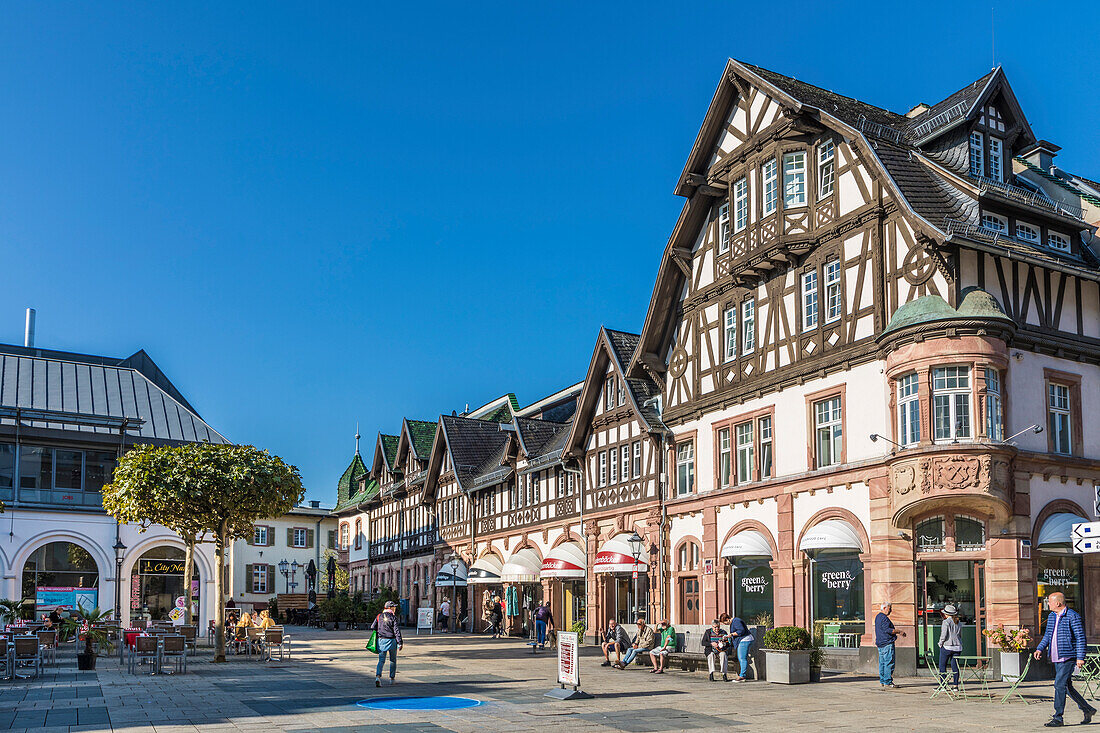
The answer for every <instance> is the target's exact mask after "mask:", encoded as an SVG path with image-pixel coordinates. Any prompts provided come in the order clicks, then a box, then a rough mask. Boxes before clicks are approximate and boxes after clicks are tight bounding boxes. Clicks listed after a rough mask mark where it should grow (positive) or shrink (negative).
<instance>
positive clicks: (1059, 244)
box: [1047, 232, 1069, 252]
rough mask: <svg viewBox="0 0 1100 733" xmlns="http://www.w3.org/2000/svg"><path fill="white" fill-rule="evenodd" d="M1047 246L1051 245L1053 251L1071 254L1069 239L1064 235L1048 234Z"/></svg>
mask: <svg viewBox="0 0 1100 733" xmlns="http://www.w3.org/2000/svg"><path fill="white" fill-rule="evenodd" d="M1047 245H1049V246H1050V248H1051V249H1057V250H1061V251H1062V252H1069V237H1067V236H1065V235H1064V234H1057V233H1055V232H1047Z"/></svg>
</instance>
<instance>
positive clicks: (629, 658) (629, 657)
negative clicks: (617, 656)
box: [622, 647, 649, 667]
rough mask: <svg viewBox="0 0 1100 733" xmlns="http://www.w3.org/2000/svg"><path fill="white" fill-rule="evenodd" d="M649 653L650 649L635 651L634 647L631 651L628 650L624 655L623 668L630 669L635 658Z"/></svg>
mask: <svg viewBox="0 0 1100 733" xmlns="http://www.w3.org/2000/svg"><path fill="white" fill-rule="evenodd" d="M648 651H649V650H648V649H635V648H634V647H630V648H629V649H627V650H626V654H624V655H623V662H622V664H623V666H624V667H629V666H630V664H631V662H633V661H634V657H636V656H638V655H639V654H643V653H645V652H648Z"/></svg>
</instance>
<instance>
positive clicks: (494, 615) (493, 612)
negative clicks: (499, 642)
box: [489, 596, 504, 639]
mask: <svg viewBox="0 0 1100 733" xmlns="http://www.w3.org/2000/svg"><path fill="white" fill-rule="evenodd" d="M489 628H490V629H492V631H493V638H494V639H499V638H500V635H501V633H502V632H503V628H504V611H503V610H502V609H501V606H500V598H499V597H497V596H494V597H493V602H492V603H490V604H489Z"/></svg>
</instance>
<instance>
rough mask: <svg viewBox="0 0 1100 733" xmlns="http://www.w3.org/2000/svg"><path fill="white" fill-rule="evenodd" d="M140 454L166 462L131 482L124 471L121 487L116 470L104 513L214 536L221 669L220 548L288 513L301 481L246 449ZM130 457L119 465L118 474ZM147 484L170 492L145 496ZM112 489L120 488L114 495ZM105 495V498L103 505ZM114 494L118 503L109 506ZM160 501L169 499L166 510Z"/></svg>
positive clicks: (274, 460)
mask: <svg viewBox="0 0 1100 733" xmlns="http://www.w3.org/2000/svg"><path fill="white" fill-rule="evenodd" d="M140 447H141V448H144V449H146V450H149V451H152V452H154V453H156V452H157V451H163V452H164V453H165V454H166V457H165V458H164V459H163V462H162V461H161V460H160V459H157V460H151V461H148V462H147V470H135V471H134V472H133V475H132V478H133V480H127V477H129V476H130V475H131V474H129V473H127V472H126V471H123V472H122V474H121V479H120V473H119V470H118V469H116V471H115V479H114V480H113V481H112V485H111V486H110V487H108V486H105V487H104V489H103V491H104V502H103V503H104V507H108V505H109V506H110V507H111V508H108V511H109V512H112V508H113V509H115V510H118V511H122V509H121V507H122V506H124V505H125V506H128V507H129V508H128V509H127V510H126V511H127V512H128V513H127V515H126V516H127V521H138V522H141V523H143V524H149V523H154V522H159V520H158V519H156V518H155V516H162V513H163V512H164V511H166V507H167V508H168V509H169V510H171V511H173V512H175V513H176V514H177V515H180V516H183V517H186V523H187V526H186V531H187V532H191V531H192V530H194V534H193V535H192V536H202V535H204V534H206V533H209V534H211V535H213V538H214V557H215V560H216V561H215V573H214V598H215V604H216V605H215V608H214V621H215V623H214V661H215V662H224V661H225V550H226V547H228V545H229V543H230V542H232V541H233V540H235V539H239V538H247V537H249V536H251V535H252V531H253V526H254V524H255V522H256V521H257V520H259V519H265V518H268V517H278V516H282V515H283V514H286V513H287V512H289V511H290V510H291V509H293V508H294V506H295V505H296V504H297V503H298V502H300V501H301V500H302V497H303V496H304V495H305V491H304V490H303V489H302V479H301V476H300V475H299V474H298V469H297V468H296V467H294V466H291V465H288V464H286V463H284V462H283V460H282V459H281V458H279V457H278V456H273V455H271V454H270V453H268V452H267V451H265V450H260V449H258V448H255V447H253V446H250V445H214V444H211V443H186V444H184V445H181V446H175V447H162V448H149V447H148V446H140ZM135 450H137V449H135ZM132 452H133V451H131V453H132ZM129 455H130V453H127V454H126V455H125V456H123V457H122V460H121V461H120V462H119V467H120V468H122V466H123V465H124V464H125V463H126V462H127V458H128V457H129ZM151 482H156V483H161V484H167V485H170V486H172V487H173V488H172V489H170V490H168V491H167V492H165V491H156V490H152V489H149V488H148V485H149V484H150V483H151ZM115 483H119V484H120V487H119V488H115V486H114V484H115ZM138 489H140V490H138ZM131 490H133V494H132V499H131V498H130V496H131V495H130V492H131ZM108 494H111V495H112V499H111V500H110V502H109V501H108V498H107V496H108ZM116 494H119V495H121V496H122V497H123V498H121V499H118V500H116V499H115V498H114V497H115V495H116ZM166 494H167V495H168V496H170V497H171V503H170V504H167V505H166V504H164V497H165V495H166ZM143 507H144V509H143ZM112 514H113V512H112ZM166 526H169V525H166ZM184 572H187V570H186V568H185V571H184Z"/></svg>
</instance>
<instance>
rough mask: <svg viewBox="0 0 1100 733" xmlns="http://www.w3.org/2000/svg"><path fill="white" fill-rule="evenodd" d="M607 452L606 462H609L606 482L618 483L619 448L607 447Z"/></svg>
mask: <svg viewBox="0 0 1100 733" xmlns="http://www.w3.org/2000/svg"><path fill="white" fill-rule="evenodd" d="M608 453H609V454H610V455H609V456H608V458H609V461H608V463H610V464H611V467H610V473H609V477H608V482H609V483H612V484H617V483H619V449H618V448H609V449H608Z"/></svg>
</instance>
